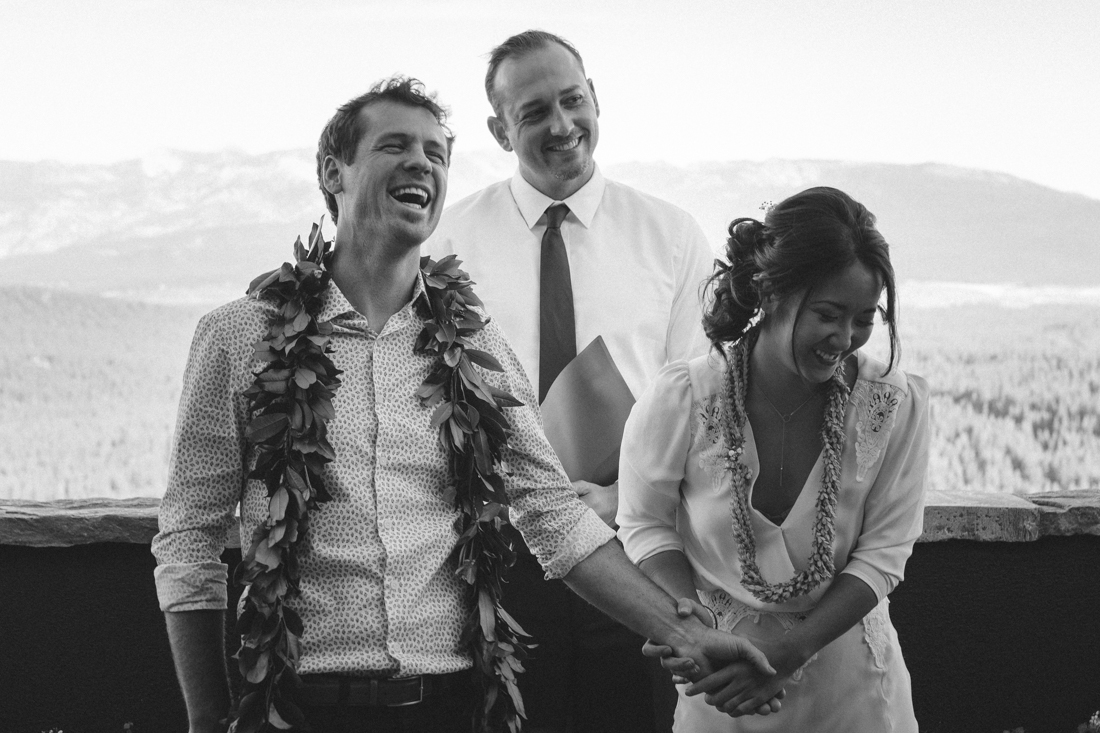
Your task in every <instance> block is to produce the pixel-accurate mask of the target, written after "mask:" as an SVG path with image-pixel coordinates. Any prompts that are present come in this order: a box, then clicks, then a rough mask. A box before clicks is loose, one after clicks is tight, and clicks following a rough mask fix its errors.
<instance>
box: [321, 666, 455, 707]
mask: <svg viewBox="0 0 1100 733" xmlns="http://www.w3.org/2000/svg"><path fill="white" fill-rule="evenodd" d="M469 678H470V671H469V670H465V671H462V672H452V673H451V674H425V675H420V676H417V677H386V678H381V679H379V678H376V677H351V676H348V675H338V674H307V675H302V683H303V687H302V691H301V698H300V700H301V701H302V704H303V705H308V706H312V707H326V706H333V705H347V706H355V707H388V708H393V707H401V706H403V705H416V704H417V703H420V702H421V701H423V700H428V699H430V698H433V697H439V696H441V695H445V694H447V693H449V692H453V691H455V690H458V689H460V688H461V687H462V686H463V685H465V684H466V683H467V682H468V681H469Z"/></svg>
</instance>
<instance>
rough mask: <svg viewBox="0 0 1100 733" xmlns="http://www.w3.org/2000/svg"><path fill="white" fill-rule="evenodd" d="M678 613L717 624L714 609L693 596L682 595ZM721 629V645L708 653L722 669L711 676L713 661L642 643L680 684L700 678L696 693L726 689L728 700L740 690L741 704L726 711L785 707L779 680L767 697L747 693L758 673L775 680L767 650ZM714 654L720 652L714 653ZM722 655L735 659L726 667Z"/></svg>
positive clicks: (761, 712)
mask: <svg viewBox="0 0 1100 733" xmlns="http://www.w3.org/2000/svg"><path fill="white" fill-rule="evenodd" d="M676 613H677V615H678V616H680V617H681V618H688V617H689V616H694V617H695V618H696V619H698V620H699V622H700V623H702V624H703V625H704V626H706V627H707V628H711V629H713V628H714V624H715V623H716V622H717V616H716V615H715V614H714V612H713V611H711V610H710V609H709V608H708V607H706V606H704V605H703V604H701V603H699V602H698V601H696V600H694V599H691V598H681V599H680V600H679V601H677V604H676ZM717 633H719V634H722V637H721V638H720V641H717V642H715V643H717V645H718V646H717V647H711V648H712V653H711V654H708V657H709V658H710V660H712V661H713V662H714V666H713V669H717V670H718V671H716V672H713V673H711V674H709V676H708V675H707V672H709V670H710V669H711V668H712V667H711V665H709V664H708V665H707V669H705V670H704V669H703V668H702V667H700V666H699V665H698V664H697V663H696V662H695V661H694V660H693V659H691V658H689V657H678V656H674V655H673V651H672V648H671V647H668V646H662V645H659V644H654V643H652V642H650V641H646V643H645V645H644V646H643V647H642V654H644V655H645V656H648V657H659V658H660V659H661V666H663V667H664V668H665V669H667V670H669V671H670V672H672V674H673V681H674V682H676V683H677V684H684V683H686V682H691V681H693V680H695V681H698V682H699V683H700V684H698V685H692V688H689V689H694V690H696V691H695V692H694V693H693V694H699V693H700V692H710V691H717V690H722V692H723V695H722V698H723V699H722V702H723V703H725V702H729V701H730V700H731V699H732V698H734V697H735V695H738V694H739V693H740V696H739V697H738V702H737V704H735V705H732V706H729V709H728V710H723V712H727V713H729V714H730V715H732V716H733V717H738V716H740V715H746V714H751V713H755V714H756V715H769V714H770V713H776V712H779V710H780V708H781V707H782V703H781V702H780V701H781V700H782V699H783V697H784V696H785V695H786V691H785V690H784V689H783V687H782V684H779V685H778V690H776V691H774V692H772V693H771V694H769V695H768V696H767V697H763V698H761V697H760V696H759V695H756V696H753V695H746V694H744V693H745V691H746V690H747V689H749V688H751V687H752V682H751V680H752V679H754V676H756V677H755V679H757V680H758V681H760V680H768V681H772V680H774V678H775V670H774V669H772V667H771V665H770V664H769V663H768V660H767V658H766V657H765V656H764V654H763V653H762V652H760V651H759V650H758V649H757V648H756V647H755V646H754V645H753V644H752V643H751V642H749V641H748V640H747V639H745V638H744V637H741V636H736V635H733V634H727V633H725V632H717ZM713 654H717V655H718V656H713ZM719 659H721V660H723V661H724V662H727V663H728V662H731V661H732V662H733V663H732V664H727V665H726V666H725V667H723V666H722V663H721V662H719V661H718V660H719ZM738 682H740V684H738ZM758 684H759V683H758ZM773 689H774V686H773ZM710 697H711V696H710V695H708V699H707V702H710ZM712 704H713V703H712Z"/></svg>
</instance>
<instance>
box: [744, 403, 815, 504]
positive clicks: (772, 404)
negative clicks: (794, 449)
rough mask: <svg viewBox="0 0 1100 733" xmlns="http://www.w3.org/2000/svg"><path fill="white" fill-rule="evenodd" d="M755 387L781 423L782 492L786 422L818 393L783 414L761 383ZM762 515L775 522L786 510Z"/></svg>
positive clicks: (785, 454) (785, 459) (780, 479)
mask: <svg viewBox="0 0 1100 733" xmlns="http://www.w3.org/2000/svg"><path fill="white" fill-rule="evenodd" d="M756 389H757V390H759V392H760V394H761V395H763V397H764V401H765V402H767V403H768V407H770V408H772V410H774V411H775V414H776V415H777V416H778V417H779V420H780V421H781V422H782V423H783V427H782V428H781V432H780V438H779V493H780V494H782V493H783V491H784V489H785V488H786V484H785V483H784V481H783V472H784V469H785V468H786V466H787V423H789V422H790V421H791V420H792V419H794V416H795V415H796V414H798V411H799V410H801V409H802V408H803V407H805V406H806V405H808V404H810V401H811V400H813V398H815V397H817V396H818V395H819V394H820V393H819V392H811V393H810V396H809V397H807V398H806V399H805V400H804V401H803V402H802V404H801V405H799V406H798V407H796V408H794V409H793V410H791V411H790V412H788V413H787V414H786V415H784V414H783V413H782V412H780V411H779V408H778V407H776V406H775V403H774V402H772V400H771V397H768V393H767V392H765V391H764V387H763V385H760V384H757V385H756ZM789 511H790V510H788V512H789ZM764 515H765V516H766V517H767V518H768V519H771V520H772V521H773V522H775V519H779V520H780V522H782V521H783V519H784V518H785V517H786V515H787V512H780V513H778V514H774V515H773V514H768V513H767V512H764ZM778 523H779V522H776V524H778Z"/></svg>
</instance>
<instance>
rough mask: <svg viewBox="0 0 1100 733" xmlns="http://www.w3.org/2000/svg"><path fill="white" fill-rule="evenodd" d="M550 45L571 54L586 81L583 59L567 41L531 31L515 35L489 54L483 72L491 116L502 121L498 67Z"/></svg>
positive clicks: (544, 32)
mask: <svg viewBox="0 0 1100 733" xmlns="http://www.w3.org/2000/svg"><path fill="white" fill-rule="evenodd" d="M552 43H556V44H558V45H559V46H561V47H562V48H564V49H565V50H566V51H568V52H569V53H571V54H573V58H575V59H576V60H577V63H578V64H580V66H581V75H582V76H584V77H585V78H586V79H587V78H588V75H587V74H585V73H584V59H582V58H581V54H580V51H578V50H577V47H576V46H574V45H573V44H572V43H570V42H569V41H567V40H565V39H564V38H562V37H561V36H558V35H555V34H553V33H548V32H547V31H536V30H531V31H524V32H523V33H517V34H516V35H514V36H512V37H511V38H509V39H508V40H506V41H505V42H504V43H502V44H500V45H499V46H497V47H496V48H494V49H493V50H492V51H491V52H490V53H489V69H488V70H487V71H486V72H485V95H486V96H487V97H488V98H489V104H490V105H491V106H492V108H493V114H495V115H496V116H497V117H499V118H501V119H504V116H503V110H502V109H501V100H500V99H499V98H498V97H497V92H496V76H497V69H499V68H500V65H501V64H503V63H504V61H505V60H506V59H512V58H515V59H518V58H523V57H524V56H526V55H527V54H529V53H532V52H534V51H539V50H542V49H544V48H546V47H547V46H549V45H550V44H552Z"/></svg>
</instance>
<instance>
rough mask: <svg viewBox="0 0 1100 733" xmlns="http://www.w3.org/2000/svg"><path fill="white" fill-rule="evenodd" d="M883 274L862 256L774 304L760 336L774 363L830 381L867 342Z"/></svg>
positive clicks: (790, 371)
mask: <svg viewBox="0 0 1100 733" xmlns="http://www.w3.org/2000/svg"><path fill="white" fill-rule="evenodd" d="M882 288H883V282H882V277H881V276H880V275H879V274H878V273H876V272H874V271H873V270H871V269H870V268H869V267H867V266H866V265H864V264H863V263H862V262H859V261H858V260H857V261H855V262H853V263H852V264H850V265H848V266H847V267H845V268H844V269H843V270H841V271H840V272H838V273H837V274H835V275H833V276H832V277H829V278H827V279H826V280H824V281H822V282H821V283H820V284H819V285H818V286H817V287H816V288H814V289H813V291H812V292H811V293H810V296H809V298H808V299H807V300H806V303H805V307H804V308H803V310H802V313H801V314H800V315H799V314H798V307H799V304H800V303H802V299H803V297H804V296H805V294H806V291H805V290H802V291H799V292H796V293H792V294H791V295H790V296H789V297H787V298H785V299H783V301H782V302H779V303H773V304H771V307H770V310H769V312H768V316H767V317H766V318H765V319H764V324H763V330H762V332H761V334H760V339H761V342H762V345H765V348H766V349H767V355H768V357H769V359H768V361H769V363H770V365H772V366H774V367H776V368H777V369H779V370H782V371H783V372H785V373H786V375H793V376H795V377H798V378H800V379H803V380H805V381H807V382H810V383H813V384H821V383H824V382H827V381H828V380H829V379H830V378H831V377H832V376H833V372H835V371H836V368H837V366H839V365H840V363H841V362H842V361H843V360H844V359H845V358H847V357H848V356H850V355H851V354H852V353H854V352H855V351H856V350H857V349H859V348H860V347H861V346H863V345H864V344H866V343H867V340H868V339H869V338H871V332H872V330H873V329H874V325H875V313H876V311H877V310H878V304H879V298H880V296H881V295H882Z"/></svg>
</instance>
